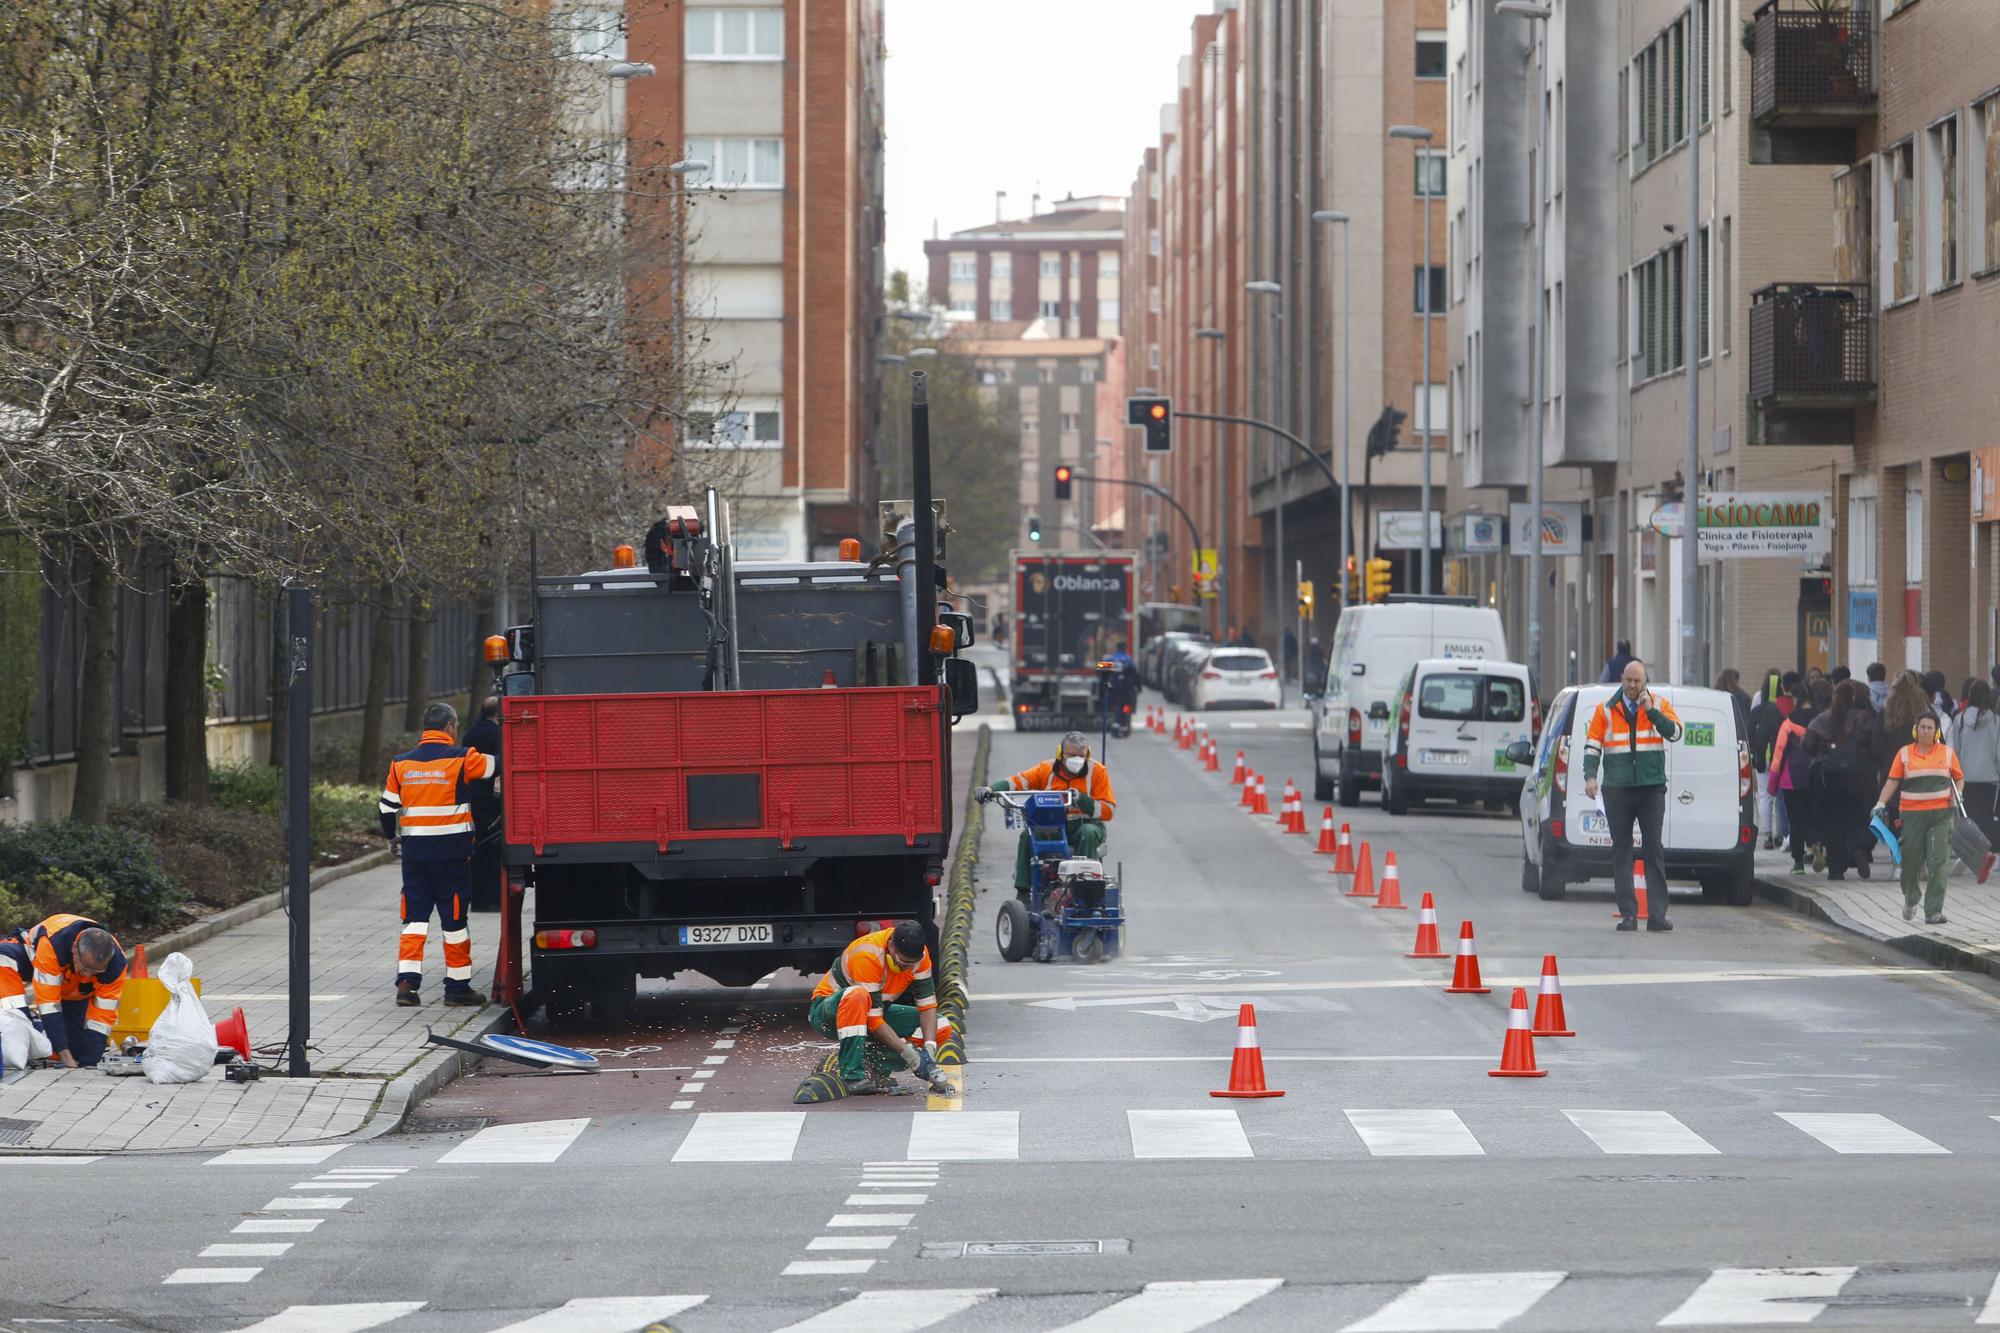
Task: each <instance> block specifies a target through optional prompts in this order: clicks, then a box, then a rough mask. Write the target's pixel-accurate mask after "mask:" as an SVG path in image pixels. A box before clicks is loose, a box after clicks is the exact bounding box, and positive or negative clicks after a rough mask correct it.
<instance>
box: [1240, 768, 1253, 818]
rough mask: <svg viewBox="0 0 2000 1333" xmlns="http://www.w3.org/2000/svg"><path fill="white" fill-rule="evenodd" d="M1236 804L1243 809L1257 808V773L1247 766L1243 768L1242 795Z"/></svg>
mask: <svg viewBox="0 0 2000 1333" xmlns="http://www.w3.org/2000/svg"><path fill="white" fill-rule="evenodd" d="M1236 804H1238V805H1239V806H1241V807H1243V808H1244V809H1245V810H1255V809H1256V808H1257V775H1256V774H1255V773H1252V772H1251V771H1250V770H1249V769H1247V768H1246V769H1244V770H1243V795H1242V796H1241V797H1240V798H1239V799H1238V800H1237V802H1236Z"/></svg>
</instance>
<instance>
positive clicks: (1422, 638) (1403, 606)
mask: <svg viewBox="0 0 2000 1333" xmlns="http://www.w3.org/2000/svg"><path fill="white" fill-rule="evenodd" d="M1438 657H1451V658H1465V659H1467V660H1472V659H1490V660H1492V661H1498V662H1504V661H1506V660H1507V631H1506V630H1505V629H1504V628H1502V626H1501V624H1500V613H1499V612H1498V611H1496V610H1494V609H1493V608H1492V607H1490V606H1478V605H1475V604H1474V603H1473V601H1472V599H1471V598H1469V597H1429V598H1424V597H1395V598H1391V599H1390V600H1389V601H1387V602H1382V603H1376V604H1370V605H1367V606H1350V607H1348V608H1347V609H1346V610H1345V611H1342V612H1341V613H1340V623H1339V624H1338V625H1336V626H1335V628H1334V631H1333V656H1332V659H1331V660H1330V661H1329V662H1328V663H1327V668H1326V682H1325V687H1324V690H1323V691H1322V693H1321V694H1320V696H1319V698H1318V699H1317V700H1315V701H1314V702H1313V706H1312V708H1313V799H1314V800H1316V801H1326V800H1331V799H1333V797H1334V796H1335V794H1336V790H1337V792H1338V795H1339V797H1340V803H1341V804H1342V805H1344V806H1356V805H1359V804H1361V789H1362V787H1363V786H1364V785H1366V786H1375V785H1378V784H1380V782H1381V781H1382V751H1383V748H1384V742H1385V741H1386V739H1387V737H1388V734H1389V702H1390V700H1391V699H1392V698H1393V697H1394V696H1395V693H1396V686H1397V685H1398V684H1400V683H1401V681H1402V679H1403V675H1404V673H1405V672H1407V671H1408V670H1409V669H1410V667H1411V666H1413V665H1414V664H1416V663H1418V662H1421V661H1425V660H1427V659H1430V658H1438Z"/></svg>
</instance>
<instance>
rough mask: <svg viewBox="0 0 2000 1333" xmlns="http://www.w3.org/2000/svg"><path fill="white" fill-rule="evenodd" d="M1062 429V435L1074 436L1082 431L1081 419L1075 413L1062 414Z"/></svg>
mask: <svg viewBox="0 0 2000 1333" xmlns="http://www.w3.org/2000/svg"><path fill="white" fill-rule="evenodd" d="M1062 428H1063V431H1064V433H1066V434H1070V435H1074V434H1076V432H1078V431H1080V430H1082V429H1083V419H1082V418H1081V417H1080V416H1079V415H1078V414H1076V413H1075V412H1065V413H1063V414H1062Z"/></svg>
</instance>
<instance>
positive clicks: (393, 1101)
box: [339, 1005, 513, 1143]
mask: <svg viewBox="0 0 2000 1333" xmlns="http://www.w3.org/2000/svg"><path fill="white" fill-rule="evenodd" d="M496 1008H497V1009H498V1012H497V1013H495V1014H494V1015H493V1017H492V1018H490V1019H488V1020H487V1021H486V1023H485V1024H484V1025H482V1026H481V1027H479V1028H477V1029H476V1030H475V1029H473V1028H465V1029H462V1030H460V1031H459V1032H457V1033H455V1034H454V1036H455V1037H456V1038H457V1039H458V1040H461V1041H478V1040H479V1039H480V1038H481V1037H483V1036H485V1035H486V1034H487V1033H489V1032H498V1031H499V1030H500V1029H501V1028H503V1027H506V1026H508V1025H509V1024H510V1023H511V1022H512V1020H513V1013H512V1011H511V1010H509V1009H508V1008H507V1007H506V1006H505V1005H499V1006H496ZM477 1059H479V1057H478V1056H476V1055H473V1054H472V1053H471V1052H469V1051H455V1050H452V1049H451V1048H450V1047H439V1048H438V1049H437V1050H436V1051H435V1052H433V1053H432V1054H430V1055H426V1056H422V1057H420V1058H419V1059H418V1060H417V1062H416V1064H414V1065H412V1066H411V1067H410V1068H408V1069H406V1070H405V1071H403V1072H402V1073H401V1074H398V1075H397V1076H396V1077H395V1078H392V1079H390V1080H389V1083H388V1086H387V1087H385V1088H383V1089H382V1096H381V1098H380V1099H378V1100H377V1101H376V1103H375V1109H374V1110H373V1111H371V1112H370V1113H369V1116H368V1119H367V1121H366V1122H365V1123H364V1124H363V1125H362V1126H361V1128H360V1129H357V1130H355V1131H354V1132H353V1133H352V1134H347V1135H343V1136H342V1137H341V1138H340V1140H339V1141H340V1142H342V1143H364V1142H366V1141H367V1140H369V1139H379V1138H381V1137H382V1136H383V1135H384V1134H393V1133H395V1132H396V1131H397V1130H399V1129H401V1128H402V1127H403V1124H404V1122H405V1121H407V1120H408V1119H409V1118H410V1113H411V1112H412V1111H414V1110H416V1108H417V1104H418V1103H419V1102H421V1101H423V1100H424V1099H425V1098H426V1097H429V1096H430V1095H431V1094H432V1093H434V1092H436V1091H437V1090H438V1089H440V1088H442V1087H444V1086H445V1085H446V1084H447V1083H450V1082H452V1081H453V1080H454V1079H456V1078H457V1077H458V1076H459V1075H460V1074H463V1073H464V1072H465V1071H466V1069H467V1068H468V1067H469V1066H470V1065H471V1063H472V1062H473V1061H474V1060H477Z"/></svg>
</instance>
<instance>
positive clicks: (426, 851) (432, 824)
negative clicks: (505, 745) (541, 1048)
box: [378, 704, 500, 1008]
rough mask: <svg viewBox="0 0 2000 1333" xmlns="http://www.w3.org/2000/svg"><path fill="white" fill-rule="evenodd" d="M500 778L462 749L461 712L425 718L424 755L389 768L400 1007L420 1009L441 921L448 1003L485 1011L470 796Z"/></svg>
mask: <svg viewBox="0 0 2000 1333" xmlns="http://www.w3.org/2000/svg"><path fill="white" fill-rule="evenodd" d="M499 771H500V764H499V761H498V760H497V759H495V758H494V757H493V756H492V755H489V754H482V753H481V752H480V751H478V750H475V749H471V748H469V747H467V746H463V745H460V744H459V743H458V710H456V709H454V708H453V707H452V706H451V705H450V704H432V705H431V706H430V707H429V708H426V709H425V710H424V734H423V735H422V736H421V737H419V738H418V740H417V748H416V749H414V750H410V751H408V752H407V753H404V754H399V755H397V756H396V757H395V759H393V760H391V761H390V764H389V779H388V781H387V782H386V783H385V784H383V787H382V801H381V805H380V806H379V807H378V808H379V809H380V811H381V814H382V836H383V837H385V838H393V837H395V836H396V835H397V831H398V828H399V827H400V829H401V833H402V839H403V932H402V934H401V935H400V936H399V937H398V939H397V945H396V1003H397V1004H399V1005H404V1006H406V1007H410V1006H415V1005H416V1004H417V1003H418V991H419V989H420V988H421V987H422V986H423V981H424V944H425V941H426V940H428V939H429V937H430V932H431V914H432V913H433V912H435V913H437V918H438V924H439V925H440V926H442V927H443V931H444V1002H445V1003H446V1004H452V1005H463V1006H466V1007H468V1008H478V1007H479V1006H480V1005H481V1004H483V1003H485V1002H484V1001H483V1000H481V999H480V998H479V996H478V995H476V994H474V993H473V990H472V932H471V931H470V930H468V929H467V928H466V924H465V914H466V912H467V911H468V910H469V909H470V908H471V906H472V883H471V859H472V804H471V799H470V796H471V794H470V792H469V791H468V788H469V787H470V785H471V784H472V783H474V782H477V781H479V780H480V779H482V778H490V777H492V776H493V775H494V774H495V773H497V772H499Z"/></svg>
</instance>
